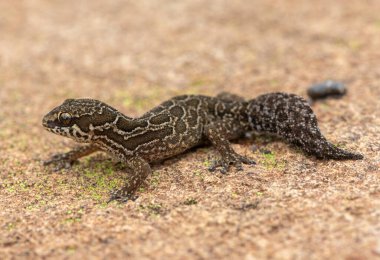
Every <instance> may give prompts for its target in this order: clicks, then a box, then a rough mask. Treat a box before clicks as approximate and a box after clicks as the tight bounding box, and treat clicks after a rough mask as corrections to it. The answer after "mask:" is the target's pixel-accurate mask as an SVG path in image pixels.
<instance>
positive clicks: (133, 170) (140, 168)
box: [107, 157, 152, 203]
mask: <svg viewBox="0 0 380 260" xmlns="http://www.w3.org/2000/svg"><path fill="white" fill-rule="evenodd" d="M126 164H127V169H128V170H130V176H129V178H128V180H127V182H126V184H125V186H124V187H122V188H121V189H118V190H115V191H112V192H111V197H110V199H109V200H108V202H107V203H109V202H111V201H113V200H117V201H119V202H127V201H128V200H130V199H132V200H133V199H134V198H135V192H136V190H137V189H138V188H139V187H140V185H141V184H142V183H143V182H144V180H145V179H146V178H147V177H148V175H149V174H150V173H151V172H152V169H151V168H150V165H149V163H148V162H147V161H145V160H144V159H143V158H141V157H132V158H130V159H128V160H127V161H126Z"/></svg>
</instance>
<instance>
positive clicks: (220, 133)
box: [204, 121, 256, 173]
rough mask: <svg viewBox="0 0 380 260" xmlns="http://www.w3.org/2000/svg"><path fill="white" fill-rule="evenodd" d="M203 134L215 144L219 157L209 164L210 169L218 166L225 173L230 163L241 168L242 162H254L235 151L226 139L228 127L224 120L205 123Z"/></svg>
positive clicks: (238, 168)
mask: <svg viewBox="0 0 380 260" xmlns="http://www.w3.org/2000/svg"><path fill="white" fill-rule="evenodd" d="M204 134H205V136H206V137H207V139H208V140H210V142H211V143H212V144H213V145H214V146H215V148H216V149H217V150H218V152H219V153H220V155H221V157H220V158H219V159H217V160H215V161H214V162H213V163H212V165H211V166H210V168H209V170H210V171H215V170H216V169H217V168H220V172H221V173H226V172H227V171H228V168H229V166H230V165H234V166H235V167H236V169H237V170H239V171H240V170H242V169H243V167H242V163H244V164H256V162H255V161H253V160H251V159H249V158H247V157H245V156H242V155H240V154H238V153H236V152H235V151H234V150H233V149H232V147H231V144H230V142H229V141H228V138H227V137H228V129H227V128H226V127H225V122H222V121H216V122H213V123H210V124H208V125H206V127H205V131H204Z"/></svg>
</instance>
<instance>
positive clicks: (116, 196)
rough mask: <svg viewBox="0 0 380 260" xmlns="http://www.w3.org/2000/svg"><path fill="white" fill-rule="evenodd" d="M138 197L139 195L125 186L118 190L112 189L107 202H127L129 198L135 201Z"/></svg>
mask: <svg viewBox="0 0 380 260" xmlns="http://www.w3.org/2000/svg"><path fill="white" fill-rule="evenodd" d="M137 198H138V196H137V195H135V194H134V193H133V192H128V191H126V189H125V188H121V189H118V190H114V191H111V195H110V198H109V199H108V201H107V203H110V202H112V201H114V200H116V201H118V202H121V203H127V202H128V201H129V200H132V201H135V200H136V199H137Z"/></svg>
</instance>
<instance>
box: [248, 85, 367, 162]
mask: <svg viewBox="0 0 380 260" xmlns="http://www.w3.org/2000/svg"><path fill="white" fill-rule="evenodd" d="M247 115H248V118H249V121H250V126H251V128H252V130H255V131H259V132H261V131H262V132H269V133H272V134H276V135H278V136H280V137H282V138H284V139H285V140H286V141H288V142H289V143H292V144H294V145H296V146H298V147H300V148H301V149H302V150H303V151H304V152H306V153H307V154H310V155H314V156H316V157H317V158H320V159H335V160H360V159H363V155H361V154H358V153H353V152H349V151H346V150H343V149H340V148H338V147H336V146H335V145H333V144H332V143H330V142H329V141H327V139H326V138H325V137H324V136H323V135H322V133H321V131H320V130H319V127H318V123H317V118H316V116H315V114H314V112H313V110H312V109H311V107H310V106H309V104H308V103H307V101H306V100H305V99H303V98H302V97H300V96H297V95H294V94H287V93H270V94H265V95H261V96H258V97H257V98H255V99H252V100H250V101H249V102H248V106H247Z"/></svg>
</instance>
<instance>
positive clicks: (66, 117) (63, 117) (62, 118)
mask: <svg viewBox="0 0 380 260" xmlns="http://www.w3.org/2000/svg"><path fill="white" fill-rule="evenodd" d="M58 121H59V122H61V123H62V124H64V125H68V124H70V121H71V115H70V114H69V113H60V114H58Z"/></svg>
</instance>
